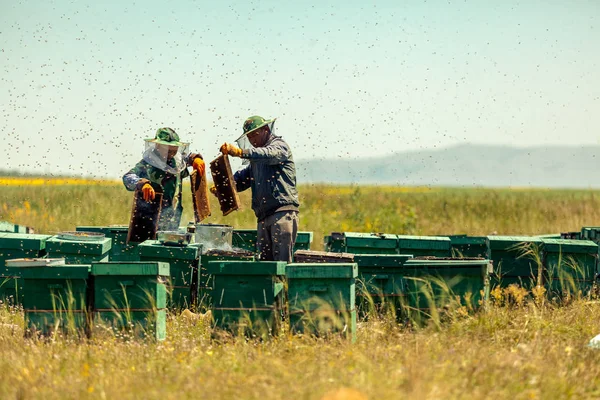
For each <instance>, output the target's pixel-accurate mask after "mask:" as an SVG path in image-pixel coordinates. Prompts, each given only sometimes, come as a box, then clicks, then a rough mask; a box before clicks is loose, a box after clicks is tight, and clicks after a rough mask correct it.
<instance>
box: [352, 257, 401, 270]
mask: <svg viewBox="0 0 600 400" xmlns="http://www.w3.org/2000/svg"><path fill="white" fill-rule="evenodd" d="M411 258H413V256H412V255H410V254H355V255H354V262H355V263H356V264H357V265H358V267H359V268H361V267H401V266H402V265H404V263H405V262H406V261H407V260H409V259H411Z"/></svg>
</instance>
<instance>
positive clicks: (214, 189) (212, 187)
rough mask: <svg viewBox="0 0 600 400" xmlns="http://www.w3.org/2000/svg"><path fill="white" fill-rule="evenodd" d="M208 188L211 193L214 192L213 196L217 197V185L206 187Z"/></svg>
mask: <svg viewBox="0 0 600 400" xmlns="http://www.w3.org/2000/svg"><path fill="white" fill-rule="evenodd" d="M208 190H210V192H211V193H212V194H214V195H215V197H218V196H217V187H216V186H215V185H212V186H211V187H210V189H208Z"/></svg>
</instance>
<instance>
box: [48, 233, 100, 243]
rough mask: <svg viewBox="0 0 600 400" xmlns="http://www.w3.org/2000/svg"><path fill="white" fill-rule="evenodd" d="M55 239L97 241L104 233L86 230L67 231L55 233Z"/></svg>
mask: <svg viewBox="0 0 600 400" xmlns="http://www.w3.org/2000/svg"><path fill="white" fill-rule="evenodd" d="M56 238H57V239H61V240H75V241H78V242H97V241H100V240H101V239H104V233H101V232H86V231H67V232H60V233H59V234H58V235H56Z"/></svg>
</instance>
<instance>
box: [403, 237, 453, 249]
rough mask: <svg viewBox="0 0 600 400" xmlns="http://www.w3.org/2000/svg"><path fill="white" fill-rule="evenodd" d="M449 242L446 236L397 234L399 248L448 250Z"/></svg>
mask: <svg viewBox="0 0 600 400" xmlns="http://www.w3.org/2000/svg"><path fill="white" fill-rule="evenodd" d="M450 244H451V242H450V238H449V237H447V236H406V235H402V236H398V246H399V248H400V249H427V250H449V249H450Z"/></svg>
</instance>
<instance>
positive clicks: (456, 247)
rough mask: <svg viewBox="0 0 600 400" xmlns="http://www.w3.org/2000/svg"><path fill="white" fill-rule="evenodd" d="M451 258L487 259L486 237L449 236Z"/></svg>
mask: <svg viewBox="0 0 600 400" xmlns="http://www.w3.org/2000/svg"><path fill="white" fill-rule="evenodd" d="M449 238H450V246H451V256H452V257H454V258H471V257H477V258H485V257H487V253H488V250H487V238H486V237H485V236H467V235H455V236H449Z"/></svg>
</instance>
